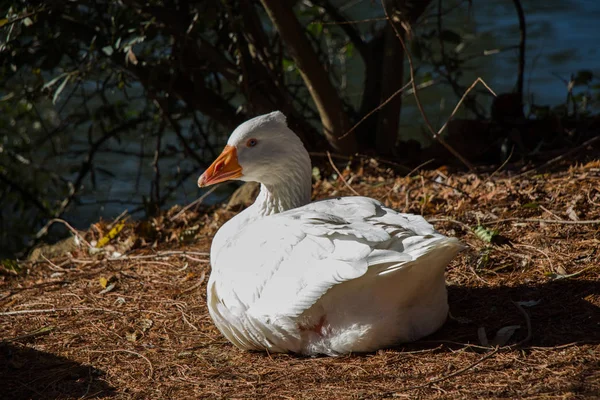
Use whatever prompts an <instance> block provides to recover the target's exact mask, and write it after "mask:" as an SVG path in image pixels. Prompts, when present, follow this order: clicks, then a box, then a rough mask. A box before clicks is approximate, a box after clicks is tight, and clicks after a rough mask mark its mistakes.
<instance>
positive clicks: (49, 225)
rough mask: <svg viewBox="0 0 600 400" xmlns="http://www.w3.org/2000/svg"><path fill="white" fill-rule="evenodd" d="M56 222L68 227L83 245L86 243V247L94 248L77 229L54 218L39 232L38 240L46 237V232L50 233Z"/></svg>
mask: <svg viewBox="0 0 600 400" xmlns="http://www.w3.org/2000/svg"><path fill="white" fill-rule="evenodd" d="M55 222H60V223H61V224H63V225H64V226H66V227H67V228H68V229H69V230H70V231H71V232H72V233H73V234H74V235H75V236H77V238H78V239H79V240H81V242H82V243H84V244H85V245H86V246H88V247H89V248H93V247H94V246H92V245H91V244H89V243H88V241H87V240H85V239H84V238H83V236H81V235H80V234H79V232H78V231H77V229H75V228H73V227H72V226H71V225H69V223H68V222H67V221H65V220H64V219H60V218H53V219H51V220H50V221H48V222H47V223H46V225H45V226H44V227H43V228H42V229H40V230H39V232H38V233H37V234H36V235H35V237H36V239H39V238H41V237H42V236H44V235H45V234H46V232H47V231H48V229H49V228H50V227H51V226H52V224H54V223H55Z"/></svg>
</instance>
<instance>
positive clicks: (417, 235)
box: [198, 112, 463, 355]
mask: <svg viewBox="0 0 600 400" xmlns="http://www.w3.org/2000/svg"><path fill="white" fill-rule="evenodd" d="M227 143H228V144H227V146H226V147H225V149H224V150H223V153H222V154H221V155H220V156H219V157H218V158H217V159H216V160H215V161H214V163H213V164H212V165H211V166H210V167H209V168H208V169H207V170H206V172H204V174H203V175H202V176H201V177H200V178H199V180H198V185H199V186H201V187H203V186H207V185H212V184H215V183H219V182H223V181H226V180H230V179H238V180H242V181H257V182H260V183H261V191H260V194H259V196H258V198H257V199H256V201H255V203H254V204H253V205H251V206H250V207H248V208H247V209H246V210H244V211H243V212H241V213H240V214H238V215H237V216H235V217H234V218H232V219H231V220H230V221H228V222H227V223H226V224H225V225H223V226H222V227H221V229H219V231H218V232H217V234H216V235H215V237H214V239H213V242H212V247H211V251H210V261H211V265H212V272H211V274H210V279H209V281H208V298H207V302H208V309H209V312H210V315H211V317H212V319H213V321H214V323H215V325H216V326H217V328H219V330H220V331H221V333H222V334H223V335H224V336H225V337H226V338H227V339H228V340H229V341H230V342H231V343H233V344H234V345H236V346H237V347H239V348H241V349H246V350H267V351H269V352H288V351H289V352H295V353H300V354H306V355H316V354H328V355H339V354H344V353H350V352H368V351H374V350H377V349H380V348H384V347H389V346H392V345H394V344H398V343H401V342H408V341H413V340H417V339H419V338H421V337H423V336H425V335H428V334H430V333H432V332H434V331H435V330H437V329H438V328H439V327H440V326H441V325H442V324H443V323H444V321H445V320H446V316H447V313H448V300H447V294H446V285H445V280H444V270H445V267H446V265H447V264H448V263H449V262H450V260H451V259H452V258H453V257H454V256H455V255H456V254H457V253H458V252H459V251H460V250H461V249H462V248H463V245H462V244H461V243H460V242H459V241H458V240H457V239H456V238H448V237H446V236H443V235H441V234H440V233H438V232H436V231H435V230H434V228H433V227H432V226H431V225H430V224H429V223H428V222H427V221H425V220H424V219H423V218H422V217H420V216H417V215H411V214H400V213H398V212H396V211H394V210H392V209H389V208H387V207H385V206H384V205H382V204H381V203H380V202H379V201H377V200H374V199H370V198H366V197H340V198H335V199H330V200H322V201H316V202H313V203H311V202H310V197H311V164H310V159H309V156H308V153H307V152H306V150H305V148H304V146H303V145H302V142H301V141H300V139H299V138H298V137H297V136H296V135H295V134H294V133H293V132H292V131H291V130H290V129H289V128H288V127H287V124H286V119H285V116H284V115H283V114H282V113H280V112H273V113H270V114H267V115H262V116H259V117H256V118H254V119H251V120H249V121H247V122H245V123H243V124H242V125H240V126H239V127H238V128H237V129H236V130H235V131H234V132H233V134H232V135H231V137H230V138H229V141H228V142H227Z"/></svg>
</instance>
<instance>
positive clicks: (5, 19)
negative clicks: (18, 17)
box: [0, 18, 8, 28]
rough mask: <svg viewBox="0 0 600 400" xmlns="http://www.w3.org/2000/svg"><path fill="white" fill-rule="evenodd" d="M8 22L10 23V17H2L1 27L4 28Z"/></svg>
mask: <svg viewBox="0 0 600 400" xmlns="http://www.w3.org/2000/svg"><path fill="white" fill-rule="evenodd" d="M6 24H8V18H2V19H0V28H2V27H3V26H4V25H6Z"/></svg>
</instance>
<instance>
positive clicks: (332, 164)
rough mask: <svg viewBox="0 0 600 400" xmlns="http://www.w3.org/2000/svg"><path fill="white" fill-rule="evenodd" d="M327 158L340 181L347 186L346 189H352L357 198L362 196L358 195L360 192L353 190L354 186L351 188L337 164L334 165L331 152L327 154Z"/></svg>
mask: <svg viewBox="0 0 600 400" xmlns="http://www.w3.org/2000/svg"><path fill="white" fill-rule="evenodd" d="M327 158H328V159H329V163H330V164H331V167H332V168H333V169H334V170H335V172H336V173H337V174H338V176H339V177H340V179H341V180H342V182H344V185H346V187H347V188H348V189H350V191H351V192H352V193H354V194H355V195H357V196H360V194H358V192H357V191H356V190H354V189H353V188H352V186H350V184H349V183H348V181H347V180H346V178H344V175H342V173H341V172H340V170H339V169H338V168H337V167H336V166H335V164H334V163H333V160H332V159H331V154H329V152H327Z"/></svg>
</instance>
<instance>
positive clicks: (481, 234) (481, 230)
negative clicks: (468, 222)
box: [474, 225, 498, 243]
mask: <svg viewBox="0 0 600 400" xmlns="http://www.w3.org/2000/svg"><path fill="white" fill-rule="evenodd" d="M474 232H475V235H476V236H477V237H478V238H479V239H481V240H483V241H484V242H487V243H491V242H492V240H493V239H494V237H495V236H498V231H497V230H495V229H493V230H492V229H488V228H486V227H485V226H483V225H477V228H475V229H474Z"/></svg>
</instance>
